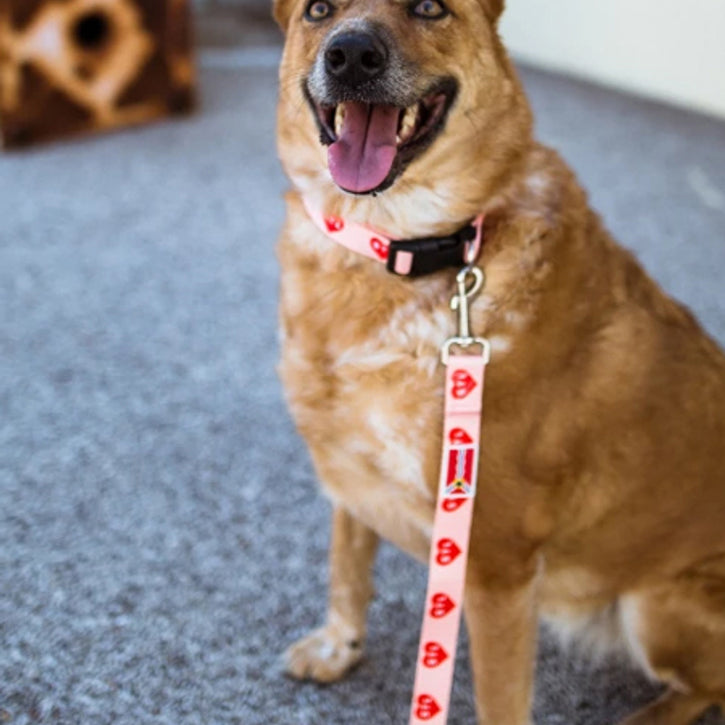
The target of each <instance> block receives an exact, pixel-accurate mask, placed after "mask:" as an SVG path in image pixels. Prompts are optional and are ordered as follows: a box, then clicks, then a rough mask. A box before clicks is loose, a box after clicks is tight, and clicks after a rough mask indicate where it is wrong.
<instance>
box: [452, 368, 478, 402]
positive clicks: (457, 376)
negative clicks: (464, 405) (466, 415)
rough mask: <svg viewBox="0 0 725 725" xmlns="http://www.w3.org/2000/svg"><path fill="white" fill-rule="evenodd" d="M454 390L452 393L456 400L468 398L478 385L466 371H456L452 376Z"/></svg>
mask: <svg viewBox="0 0 725 725" xmlns="http://www.w3.org/2000/svg"><path fill="white" fill-rule="evenodd" d="M452 379H453V390H452V391H451V392H452V394H453V397H454V398H455V399H456V400H463V399H464V398H467V397H468V396H469V395H470V394H471V393H472V392H473V391H474V389H475V387H476V385H477V383H476V381H475V380H474V379H473V377H472V376H471V374H470V373H469V372H467V371H466V370H456V371H455V372H454V373H453V376H452Z"/></svg>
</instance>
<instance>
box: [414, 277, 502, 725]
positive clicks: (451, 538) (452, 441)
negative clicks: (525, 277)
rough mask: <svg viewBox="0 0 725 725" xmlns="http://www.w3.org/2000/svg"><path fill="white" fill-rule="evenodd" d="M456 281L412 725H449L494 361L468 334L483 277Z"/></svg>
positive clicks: (445, 354) (487, 349) (445, 351)
mask: <svg viewBox="0 0 725 725" xmlns="http://www.w3.org/2000/svg"><path fill="white" fill-rule="evenodd" d="M471 278H472V279H473V285H472V286H470V287H469V286H468V280H469V279H471ZM456 281H457V283H458V294H457V295H456V297H454V298H453V302H452V307H453V308H454V309H457V310H458V315H459V337H455V338H453V339H451V340H449V341H448V342H447V343H446V344H445V346H444V348H443V362H444V364H445V365H446V389H445V419H444V427H443V456H442V460H441V473H440V481H439V484H438V500H437V505H436V513H435V520H434V524H433V536H432V545H431V553H430V563H429V570H428V591H427V594H426V600H425V601H426V604H425V614H424V615H423V628H422V632H421V637H420V646H419V649H418V664H417V669H416V675H415V687H414V689H413V704H412V707H411V714H410V725H418V724H419V723H431V724H434V725H443V724H444V723H446V722H448V712H449V706H450V699H451V689H452V687H453V675H454V667H455V661H456V651H457V649H458V632H459V629H460V623H461V615H462V610H463V596H464V592H465V585H466V568H467V564H468V551H469V543H470V535H471V524H472V522H473V504H474V499H475V496H476V483H477V478H478V462H479V454H480V446H481V415H482V410H483V388H484V382H485V372H486V366H487V365H488V363H489V362H490V359H491V346H490V343H489V342H488V340H484V339H482V338H474V337H471V333H470V330H469V319H468V307H469V302H470V300H471V299H472V298H473V297H475V296H476V295H477V294H478V293H479V292H480V290H481V288H482V287H483V283H484V276H483V272H482V271H481V270H480V269H478V268H477V267H467V268H465V269H464V270H463V271H461V272H460V274H459V275H458V277H457V278H456ZM453 347H459V348H463V349H466V350H468V349H469V348H472V347H478V348H480V355H461V354H457V355H451V354H450V351H451V349H452V348H453Z"/></svg>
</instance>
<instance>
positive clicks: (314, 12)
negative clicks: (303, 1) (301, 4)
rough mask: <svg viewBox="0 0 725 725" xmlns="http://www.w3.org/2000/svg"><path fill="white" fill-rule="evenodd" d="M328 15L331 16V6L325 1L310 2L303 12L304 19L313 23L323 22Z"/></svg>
mask: <svg viewBox="0 0 725 725" xmlns="http://www.w3.org/2000/svg"><path fill="white" fill-rule="evenodd" d="M330 15H332V5H330V3H328V2H326V0H312V2H311V3H310V4H309V5H308V6H307V11H306V12H305V17H306V18H307V19H308V20H312V21H313V22H318V21H320V20H325V19H326V18H329V17H330Z"/></svg>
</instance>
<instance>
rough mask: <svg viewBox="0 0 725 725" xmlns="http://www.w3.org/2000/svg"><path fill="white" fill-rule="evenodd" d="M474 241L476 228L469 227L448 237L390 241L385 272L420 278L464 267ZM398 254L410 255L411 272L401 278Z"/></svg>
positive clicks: (470, 225)
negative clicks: (411, 261)
mask: <svg viewBox="0 0 725 725" xmlns="http://www.w3.org/2000/svg"><path fill="white" fill-rule="evenodd" d="M475 238H476V227H474V226H473V224H468V225H467V226H465V227H463V229H460V230H459V231H457V232H456V233H455V234H453V235H452V236H450V237H428V238H426V239H410V240H401V241H393V242H391V243H390V252H389V254H388V272H392V273H393V274H397V275H399V276H403V277H422V276H423V275H426V274H433V273H434V272H439V271H440V270H442V269H448V268H449V267H459V268H460V267H463V266H465V265H466V264H467V261H468V260H466V250H467V249H468V244H469V243H470V242H472V241H474V239H475ZM401 252H408V253H409V254H412V255H413V264H412V266H411V268H410V272H408V273H407V274H404V275H401V274H400V272H397V271H396V269H395V268H396V262H397V258H398V254H400V253H401Z"/></svg>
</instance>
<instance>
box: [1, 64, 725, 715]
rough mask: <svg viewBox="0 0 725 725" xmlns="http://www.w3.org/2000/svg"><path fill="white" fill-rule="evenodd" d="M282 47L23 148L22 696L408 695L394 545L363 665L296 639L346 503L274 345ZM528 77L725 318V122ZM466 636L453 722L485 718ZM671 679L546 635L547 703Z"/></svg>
mask: <svg viewBox="0 0 725 725" xmlns="http://www.w3.org/2000/svg"><path fill="white" fill-rule="evenodd" d="M217 60H218V59H217ZM221 65H223V63H221ZM258 65H259V66H262V67H257V68H255V69H253V70H230V69H227V70H219V69H217V70H207V71H206V72H205V73H204V76H203V82H204V84H203V86H204V96H205V104H204V112H203V114H201V115H198V116H196V117H195V118H193V119H191V120H188V121H181V122H175V123H167V124H162V125H157V126H153V127H150V128H147V129H142V130H137V131H134V132H128V133H122V134H118V135H114V136H109V137H104V138H98V139H94V140H90V141H81V142H76V143H73V144H69V145H58V146H53V147H48V148H43V149H40V150H37V151H33V152H31V153H28V154H24V155H11V156H5V157H0V190H1V191H0V722H2V723H12V724H13V725H26V724H27V725H32V724H35V723H57V724H58V725H61V724H63V725H71V724H72V725H101V724H106V723H108V724H110V723H114V724H116V725H131V724H133V725H147V724H149V725H151V724H153V725H157V724H158V725H162V724H168V725H187V724H188V725H199V724H200V723H203V724H209V725H215V724H217V723H219V724H222V723H224V724H226V723H229V724H232V723H235V724H237V725H240V724H243V725H355V724H359V725H363V724H365V725H369V724H370V723H379V724H381V725H386V724H388V723H390V724H391V725H399V724H400V723H403V722H406V721H407V720H406V712H407V705H408V696H409V691H410V686H411V681H412V675H413V659H414V654H415V648H416V640H417V636H418V625H419V616H420V612H421V606H422V594H423V588H424V576H425V574H424V571H423V569H422V567H420V566H419V565H417V564H415V563H412V562H411V561H409V560H407V559H406V558H405V557H403V556H402V555H400V554H398V553H397V552H395V551H393V550H392V549H391V548H389V547H386V548H384V550H383V552H382V555H381V557H380V561H379V566H378V571H377V579H378V583H379V596H378V598H377V600H376V602H375V605H374V606H373V608H372V612H371V618H370V623H371V629H370V646H369V651H368V656H367V659H366V660H365V662H364V663H363V664H362V665H361V666H360V668H359V669H358V670H357V671H356V672H355V673H354V675H353V676H352V677H350V678H349V679H348V680H347V681H345V682H344V683H341V684H339V685H334V686H331V687H327V688H320V687H316V686H312V685H299V684H295V683H292V682H290V681H288V680H286V679H285V678H284V677H283V676H282V675H281V673H280V669H279V665H278V655H279V653H280V652H281V651H282V650H283V648H284V647H285V646H286V645H287V644H288V643H290V642H292V641H293V640H294V639H295V638H297V637H299V636H300V635H302V634H304V633H305V632H306V631H307V630H308V629H309V628H311V627H312V626H314V625H316V624H318V623H319V622H320V617H321V608H322V604H323V599H324V581H325V558H326V547H327V539H328V528H327V517H328V513H329V510H328V506H327V504H326V503H324V502H323V500H322V499H321V498H320V497H319V496H318V494H317V492H316V484H315V480H314V477H313V474H312V472H311V468H310V464H309V461H308V457H307V454H306V452H305V449H304V447H303V445H302V444H301V442H300V441H299V440H298V438H297V437H296V435H295V433H294V430H293V427H292V425H291V423H290V421H289V418H288V416H287V413H286V412H285V408H284V405H283V403H282V398H281V395H280V387H279V384H278V382H277V379H276V376H275V372H274V365H275V359H276V356H277V351H276V331H275V326H276V323H275V307H276V300H275V296H276V284H277V281H276V275H277V272H276V265H275V261H274V256H273V246H274V241H275V235H276V233H277V230H278V228H279V225H280V220H281V214H282V202H281V193H282V190H283V189H284V187H285V182H284V180H283V178H282V175H281V173H280V171H279V168H278V165H277V162H276V160H275V153H274V130H273V112H274V94H275V72H274V70H273V69H271V68H264V67H263V66H265V65H268V63H267V62H266V61H260V63H259V64H258ZM525 78H526V81H527V85H528V86H529V89H530V91H531V94H532V97H533V100H534V105H535V106H536V109H537V111H538V115H539V131H540V136H541V137H542V138H544V139H545V140H547V141H549V142H551V143H552V144H554V145H556V146H557V147H559V148H560V149H562V150H563V151H564V153H565V155H566V156H567V157H568V158H569V159H570V161H571V162H572V164H573V165H574V166H575V168H576V169H577V170H578V171H579V172H580V174H581V177H582V179H583V180H584V182H585V183H586V185H587V186H588V187H589V188H590V189H591V191H592V195H593V201H594V204H595V205H596V206H597V207H598V208H599V209H600V210H602V211H603V212H604V213H605V214H606V216H607V218H608V219H609V224H610V226H611V227H612V229H613V230H614V231H615V232H616V233H617V234H618V235H619V237H620V238H621V239H622V240H624V241H625V242H626V244H628V245H629V246H631V247H633V248H634V249H635V250H636V251H637V252H638V253H639V255H640V257H641V258H642V259H643V260H644V262H645V264H646V265H647V266H648V267H649V269H650V270H652V272H653V273H654V274H655V275H656V276H657V277H658V278H659V279H660V280H661V281H662V282H663V283H664V284H665V285H666V286H667V287H668V288H669V289H670V290H671V291H672V292H674V293H676V294H677V295H678V296H680V297H681V298H683V299H684V300H686V301H687V302H688V303H689V304H690V305H691V306H692V307H693V308H694V309H695V311H696V312H697V313H698V314H699V315H700V317H701V318H702V319H703V321H704V322H705V324H706V325H707V326H708V327H709V329H710V330H712V332H713V333H714V334H715V335H716V336H717V337H718V338H719V339H720V340H725V299H724V298H723V295H722V271H723V268H724V266H725V244H724V242H725V238H724V236H725V235H724V234H723V226H724V223H725V125H724V124H723V123H720V122H715V121H713V120H708V119H705V118H701V117H697V116H693V115H688V114H686V113H683V112H680V111H676V110H671V109H668V108H663V107H660V106H657V105H652V104H649V103H646V102H643V101H639V100H634V99H631V98H627V97H623V96H619V95H616V94H612V93H609V92H605V91H602V90H599V89H596V88H593V87H591V86H587V85H583V84H579V83H575V82H571V81H566V80H562V79H560V78H556V77H552V76H548V75H543V74H539V73H535V72H526V73H525ZM465 656H466V648H465V646H464V648H463V650H462V652H461V658H460V665H459V669H458V680H457V683H456V687H455V693H454V712H455V715H454V717H453V718H452V721H451V722H452V725H464V724H467V725H470V724H471V723H473V722H474V716H473V706H472V698H471V694H470V692H471V683H470V675H469V671H468V667H467V664H466V661H465ZM653 694H654V690H653V689H652V688H651V687H649V686H648V685H646V684H645V683H643V681H642V680H641V679H640V678H639V677H638V676H637V675H635V674H634V673H632V672H631V671H629V670H628V669H626V668H625V667H623V666H621V665H618V664H616V663H606V664H604V665H600V666H598V667H591V666H587V665H585V664H584V663H583V661H582V660H581V659H580V658H577V657H575V656H573V655H571V654H565V653H561V652H559V651H558V650H557V649H556V648H555V647H554V646H553V645H552V644H550V643H549V642H548V641H545V643H544V645H543V649H542V654H541V668H540V678H539V686H538V694H537V718H536V720H537V723H540V724H541V723H546V724H547V725H554V724H555V723H558V724H560V723H565V724H570V725H585V724H586V725H609V724H610V723H612V722H613V721H615V720H616V719H618V718H619V717H620V716H621V715H623V714H624V713H626V712H628V711H629V710H630V709H632V708H633V707H634V706H636V705H637V704H638V703H641V702H643V701H646V700H647V699H648V698H650V697H652V695H653ZM706 722H708V723H710V724H713V723H716V722H722V721H720V720H717V719H716V718H712V719H709V720H707V721H706Z"/></svg>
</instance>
